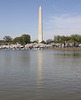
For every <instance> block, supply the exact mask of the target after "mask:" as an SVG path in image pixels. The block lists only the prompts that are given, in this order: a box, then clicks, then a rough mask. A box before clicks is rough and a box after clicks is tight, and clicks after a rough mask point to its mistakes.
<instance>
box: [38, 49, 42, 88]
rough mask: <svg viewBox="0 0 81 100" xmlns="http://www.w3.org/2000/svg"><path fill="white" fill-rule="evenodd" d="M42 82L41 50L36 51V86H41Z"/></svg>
mask: <svg viewBox="0 0 81 100" xmlns="http://www.w3.org/2000/svg"><path fill="white" fill-rule="evenodd" d="M42 83H43V57H42V51H40V50H39V51H38V81H37V84H38V88H42Z"/></svg>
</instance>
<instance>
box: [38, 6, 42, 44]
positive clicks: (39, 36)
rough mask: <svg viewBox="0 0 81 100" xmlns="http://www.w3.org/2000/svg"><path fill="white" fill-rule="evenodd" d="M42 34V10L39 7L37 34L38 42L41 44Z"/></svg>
mask: <svg viewBox="0 0 81 100" xmlns="http://www.w3.org/2000/svg"><path fill="white" fill-rule="evenodd" d="M42 40H43V32H42V8H41V6H40V7H39V33H38V42H39V43H40V42H42Z"/></svg>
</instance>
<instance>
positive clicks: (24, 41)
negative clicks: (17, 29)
mask: <svg viewBox="0 0 81 100" xmlns="http://www.w3.org/2000/svg"><path fill="white" fill-rule="evenodd" d="M30 40H31V37H30V35H28V34H23V35H22V36H20V37H16V38H14V39H12V38H11V36H4V37H3V40H0V45H3V44H16V43H20V44H23V45H25V44H27V43H30Z"/></svg>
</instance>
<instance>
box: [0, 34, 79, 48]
mask: <svg viewBox="0 0 81 100" xmlns="http://www.w3.org/2000/svg"><path fill="white" fill-rule="evenodd" d="M16 43H19V44H22V45H25V44H27V43H38V40H35V41H31V37H30V35H29V34H23V35H22V36H20V37H16V38H14V39H12V38H11V37H10V36H4V37H3V40H0V45H3V44H16ZM41 43H43V44H50V43H56V44H57V43H59V44H60V45H64V47H66V45H67V47H69V44H72V46H73V47H78V45H79V44H81V35H79V34H72V35H70V36H64V35H63V36H61V35H55V36H54V39H53V40H52V39H48V40H46V41H44V40H43V41H42V42H41Z"/></svg>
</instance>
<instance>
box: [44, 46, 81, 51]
mask: <svg viewBox="0 0 81 100" xmlns="http://www.w3.org/2000/svg"><path fill="white" fill-rule="evenodd" d="M44 50H75V51H80V50H81V48H80V47H79V48H44Z"/></svg>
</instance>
